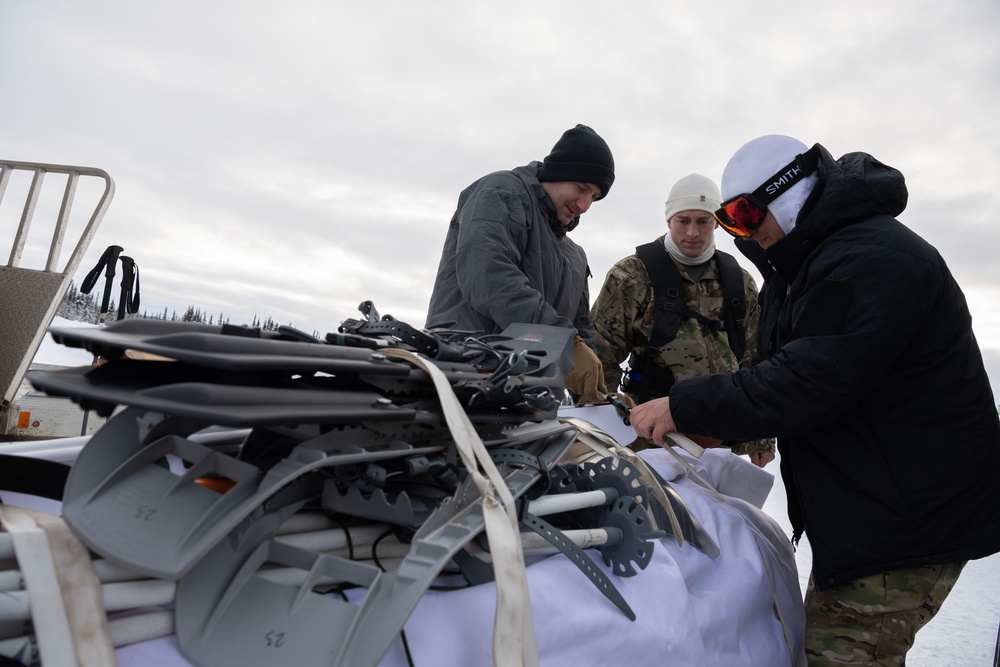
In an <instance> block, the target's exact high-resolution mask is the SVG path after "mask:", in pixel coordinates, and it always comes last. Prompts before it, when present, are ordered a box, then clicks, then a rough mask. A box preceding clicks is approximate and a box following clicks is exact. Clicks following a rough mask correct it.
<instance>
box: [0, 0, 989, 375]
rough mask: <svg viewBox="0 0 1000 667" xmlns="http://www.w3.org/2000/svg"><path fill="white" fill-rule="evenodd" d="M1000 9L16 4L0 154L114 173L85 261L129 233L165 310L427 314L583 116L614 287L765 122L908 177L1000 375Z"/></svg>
mask: <svg viewBox="0 0 1000 667" xmlns="http://www.w3.org/2000/svg"><path fill="white" fill-rule="evenodd" d="M998 29H1000V5H998V4H997V3H996V2H995V0H963V2H955V3H950V2H940V0H935V1H933V2H930V1H926V0H887V1H883V2H870V1H869V0H863V1H858V0H847V1H844V2H837V3H817V2H801V1H787V0H777V1H775V2H770V3H766V4H764V3H749V2H745V1H743V0H719V1H717V2H712V3H686V2H685V3H682V2H672V1H665V0H650V1H641V0H634V1H629V2H622V3H608V2H597V1H594V0H573V1H572V2H570V1H568V0H567V1H556V2H530V1H526V0H504V1H503V2H499V1H485V2H475V3H473V2H457V1H454V2H444V1H438V0H428V1H422V2H414V1H405V2H404V1H401V0H385V1H383V2H377V3H376V2H372V3H366V2H339V1H331V0H322V1H302V2H289V3H274V2H260V1H257V0H251V1H248V0H240V1H238V2H237V1H213V2H202V1H191V0H176V1H173V2H169V3H140V2H126V1H124V0H122V1H118V2H102V1H89V2H69V1H59V0H52V1H50V2H27V1H19V0H0V102H2V103H0V158H3V159H11V160H23V161H38V162H50V163H59V164H75V165H84V166H93V167H99V168H102V169H105V170H106V171H108V172H109V173H110V174H111V176H112V177H113V178H114V179H115V182H116V185H117V194H116V196H115V199H114V201H113V203H112V204H111V207H110V210H109V212H108V214H107V216H106V218H105V221H104V223H103V225H102V227H101V229H100V231H99V233H98V235H97V237H96V238H95V239H94V241H93V243H92V245H91V249H90V251H89V252H88V255H87V257H86V258H85V259H84V261H83V262H82V263H81V266H80V269H79V271H78V277H77V282H78V283H79V282H80V281H81V280H82V278H83V275H84V274H85V273H86V270H87V269H88V268H90V267H91V266H92V265H93V264H94V263H95V262H96V261H97V258H98V257H99V255H100V253H101V251H103V249H104V248H105V247H106V246H107V245H109V244H117V245H120V246H123V247H124V248H125V253H126V254H128V255H130V256H131V257H133V258H134V259H135V260H136V262H137V263H138V265H139V267H140V276H141V281H142V282H141V286H142V287H141V294H142V308H143V309H144V310H146V311H148V312H150V313H153V312H162V311H163V310H164V308H169V309H171V310H174V309H176V310H178V311H179V312H183V310H184V309H185V308H186V307H187V306H188V305H189V304H191V305H196V306H198V307H200V308H202V309H203V310H204V311H206V312H211V313H214V314H218V313H220V312H222V313H224V314H225V316H227V317H228V318H230V320H231V321H233V322H234V323H236V322H239V323H249V322H250V320H251V319H252V318H253V316H254V315H258V316H261V317H263V316H271V317H273V318H274V319H275V320H277V321H278V322H279V323H291V324H293V325H295V326H297V327H299V328H302V329H305V330H306V331H313V330H317V331H319V332H321V333H325V332H327V331H333V330H335V329H336V327H337V325H338V324H339V322H340V321H341V320H343V319H345V318H350V317H357V316H359V314H358V313H357V305H358V304H359V303H360V302H361V301H363V300H367V299H370V300H372V301H374V302H375V304H376V307H377V308H378V309H379V311H380V312H382V313H383V314H384V313H391V314H392V315H394V316H395V317H397V318H399V319H403V320H406V321H410V322H411V323H414V324H417V325H422V324H423V319H424V312H425V308H426V304H427V300H428V297H429V295H430V289H431V285H432V282H433V277H434V272H435V269H436V267H437V260H438V253H439V250H440V246H441V243H442V241H443V239H444V234H445V229H446V227H447V223H448V220H449V218H450V216H451V214H452V212H453V210H454V206H455V201H456V198H457V196H458V193H459V191H460V190H462V189H463V188H464V187H465V186H466V185H468V184H469V183H470V182H471V181H473V180H475V179H476V178H478V177H479V176H481V175H483V174H485V173H487V172H490V171H495V170H498V169H507V168H511V167H514V166H517V165H521V164H525V163H527V162H529V161H531V160H534V159H540V158H542V157H543V156H544V155H545V154H546V153H548V151H549V149H550V148H551V147H552V144H553V143H554V142H555V141H556V140H557V139H558V138H559V136H560V134H561V133H562V132H563V130H565V129H567V128H568V127H572V126H573V125H575V124H576V123H585V124H587V125H590V126H591V127H593V128H594V129H595V130H597V131H598V132H599V133H600V134H601V135H602V136H604V138H605V139H606V140H607V141H608V143H609V144H610V146H611V148H612V150H613V152H614V156H615V161H616V164H617V180H616V182H615V186H614V188H613V190H612V191H611V194H610V196H609V197H608V198H607V199H606V200H604V201H602V202H599V203H597V204H596V205H595V206H594V207H593V208H592V209H591V211H590V212H589V213H587V214H586V215H585V216H584V219H583V223H582V224H581V226H580V228H579V229H578V230H577V231H575V232H574V237H575V238H576V239H577V240H578V241H579V242H580V243H581V244H582V245H583V246H584V247H585V248H586V249H587V251H588V254H589V257H590V263H591V268H592V270H593V273H594V278H593V280H592V281H591V291H592V293H594V294H596V292H597V290H598V289H599V287H600V284H601V281H602V280H603V277H604V274H605V272H606V271H607V270H608V268H610V266H611V265H612V264H613V263H614V262H615V261H616V260H617V259H619V258H621V257H623V256H624V255H626V254H629V253H630V252H631V250H632V248H633V247H634V246H635V245H637V244H639V243H642V242H645V241H647V240H651V239H652V238H654V237H655V236H656V235H658V234H659V233H662V231H663V229H664V221H663V216H662V211H663V200H664V199H665V197H666V194H667V191H668V190H669V188H670V185H671V184H672V183H673V182H674V181H675V180H676V179H678V178H679V177H681V176H683V175H685V174H688V173H691V172H700V173H702V174H705V175H707V176H710V177H711V178H713V179H716V180H718V179H719V177H720V176H721V173H722V169H723V167H724V166H725V164H726V161H727V160H728V158H729V157H730V156H731V155H732V154H733V152H735V150H736V149H737V148H739V147H740V146H741V145H742V144H743V143H745V142H746V141H748V140H749V139H752V138H754V137H756V136H759V135H761V134H771V133H779V134H790V135H793V136H796V137H798V138H800V139H801V140H803V141H804V142H805V143H807V144H812V143H814V142H819V143H822V144H824V145H825V146H826V147H827V148H828V149H829V150H830V151H831V152H832V153H834V154H835V155H841V154H843V153H847V152H850V151H856V150H862V151H866V152H869V153H872V154H873V155H875V156H876V157H878V158H879V159H881V160H882V161H884V162H886V163H888V164H891V165H893V166H894V167H897V168H898V169H900V170H901V171H902V172H903V173H904V174H905V175H906V177H907V183H908V186H909V189H910V201H909V206H908V208H907V210H906V211H905V212H904V213H903V215H902V216H901V219H902V220H903V222H905V223H906V224H907V225H909V226H910V227H912V228H913V229H915V230H916V231H917V232H918V233H920V234H921V235H923V236H924V237H925V238H927V239H928V240H929V241H930V242H931V243H933V244H934V245H935V246H937V248H938V249H939V250H940V251H941V252H942V254H943V255H944V256H945V258H946V259H947V260H948V261H949V263H950V265H951V267H952V269H953V271H954V273H955V274H956V276H957V277H958V280H959V282H960V283H961V284H962V286H963V287H964V289H965V291H966V295H967V297H968V299H969V302H970V305H971V307H972V310H973V317H974V322H975V328H976V331H977V335H978V337H979V339H980V343H981V345H982V347H983V349H984V355H985V356H986V358H987V365H988V367H989V368H990V371H991V377H992V381H993V386H994V389H995V393H998V394H1000V392H998V391H997V388H998V387H1000V258H998V257H997V252H998V250H1000V224H998V223H1000V193H998V187H1000V121H998V120H997V118H998V117H1000V114H998V112H997V109H998V108H1000V40H997V38H996V35H997V32H998ZM15 185H16V184H12V186H11V188H9V190H8V198H10V197H12V196H13V194H12V193H13V190H14V188H15ZM84 194H86V193H85V192H81V197H83V195H84ZM7 208H8V203H6V202H5V204H4V209H5V210H6V209H7ZM18 213H19V211H18ZM15 224H16V220H13V219H11V216H10V215H7V214H6V213H5V214H4V215H3V216H0V233H2V236H0V238H11V237H12V235H13V226H14V225H15ZM75 224H82V223H75ZM723 236H724V235H722V234H720V235H719V242H720V243H719V244H720V247H723V248H724V249H727V248H729V247H731V244H730V242H729V240H728V239H727V238H723ZM29 257H30V253H29V254H28V256H26V261H28V260H29Z"/></svg>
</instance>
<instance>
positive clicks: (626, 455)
mask: <svg viewBox="0 0 1000 667" xmlns="http://www.w3.org/2000/svg"><path fill="white" fill-rule="evenodd" d="M561 421H562V422H564V423H567V424H570V425H572V426H573V427H574V428H575V429H576V430H577V433H578V435H577V440H578V441H579V442H582V443H584V444H586V445H587V446H588V447H590V448H591V449H592V450H594V451H595V452H598V453H599V454H601V455H602V456H607V455H608V454H613V455H615V456H618V457H620V458H623V459H625V460H627V461H629V462H630V463H631V464H632V465H634V466H635V467H636V468H638V469H639V481H641V482H642V483H643V484H645V485H646V486H647V487H649V488H650V490H651V491H652V494H653V496H654V497H655V498H656V500H657V501H658V502H659V504H660V507H662V508H663V511H664V512H665V513H666V515H667V518H669V519H670V528H671V531H670V532H671V533H672V534H673V536H674V539H675V540H677V546H679V547H680V546H684V530H683V529H682V528H681V524H680V521H679V520H678V519H677V514H676V512H674V508H673V505H672V504H671V503H670V500H669V499H668V498H667V494H666V493H665V492H664V490H663V487H662V486H661V485H660V482H659V480H658V479H656V476H655V475H653V472H652V471H651V470H650V469H649V465H648V464H647V463H646V462H645V461H644V460H643V459H642V458H641V457H640V456H639V455H638V454H636V453H635V452H633V451H632V450H631V449H629V448H628V447H624V446H622V444H621V443H619V442H618V441H617V440H615V439H614V438H612V437H611V436H610V435H608V434H607V433H605V432H604V431H602V430H600V429H599V428H597V427H596V426H594V425H593V424H591V423H590V422H588V421H584V420H582V419H577V418H576V417H568V418H565V419H562V420H561ZM692 444H693V443H692ZM649 518H650V520H652V521H653V525H656V519H655V518H653V516H652V515H650V517H649ZM657 527H658V528H659V526H657ZM664 539H666V538H664Z"/></svg>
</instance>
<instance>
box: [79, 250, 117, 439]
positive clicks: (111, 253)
mask: <svg viewBox="0 0 1000 667" xmlns="http://www.w3.org/2000/svg"><path fill="white" fill-rule="evenodd" d="M121 253H122V247H121V246H118V245H109V246H108V247H107V249H106V250H105V251H104V253H103V254H102V255H101V258H100V259H99V260H97V265H96V266H95V267H94V268H92V269H91V270H90V273H88V274H87V277H86V278H84V279H83V285H82V286H81V288H80V291H81V292H83V293H84V294H90V291H91V290H92V289H94V285H96V284H97V280H98V279H99V278H100V277H101V270H102V269H103V270H104V294H103V295H102V297H101V313H100V316H99V317H98V319H97V326H99V327H102V326H104V318H105V316H106V315H107V314H108V304H109V303H110V302H111V290H112V289H113V287H114V279H115V267H116V266H117V264H118V257H119V255H121ZM100 361H101V357H100V355H98V354H94V360H93V361H92V362H91V365H92V366H97V365H98V364H99V363H100ZM89 417H90V410H84V411H83V425H82V426H81V427H80V435H87V421H88V419H89Z"/></svg>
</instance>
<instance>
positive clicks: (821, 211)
mask: <svg viewBox="0 0 1000 667" xmlns="http://www.w3.org/2000/svg"><path fill="white" fill-rule="evenodd" d="M809 150H810V152H814V153H815V154H816V158H817V174H818V175H819V182H818V183H817V184H816V187H815V188H813V191H812V193H811V194H810V196H809V198H808V199H807V200H806V201H805V203H804V204H803V206H802V210H801V211H799V215H798V218H797V220H796V223H795V228H794V229H793V230H792V231H791V232H789V233H788V234H786V235H785V237H784V238H782V239H781V240H780V241H778V242H777V243H775V244H774V245H773V246H772V247H771V248H769V249H768V250H767V256H768V259H770V260H771V263H772V264H773V265H774V266H775V268H776V269H778V271H780V272H781V273H782V274H783V275H784V276H785V278H786V279H788V280H791V279H792V278H793V277H794V275H795V273H797V272H798V268H799V266H800V265H801V263H802V260H804V259H805V257H806V256H808V254H809V253H810V252H812V250H813V249H815V248H816V247H817V246H818V245H819V244H821V243H822V242H823V241H825V240H826V239H827V238H829V237H830V236H832V235H833V234H835V233H836V232H837V231H838V230H840V229H843V228H844V227H848V226H850V225H853V224H857V223H859V222H863V221H865V220H868V219H870V218H872V217H875V216H878V215H888V216H891V217H896V216H897V215H899V214H900V213H902V212H903V210H904V209H905V208H906V201H907V196H908V194H907V190H906V181H905V179H904V177H903V174H902V173H901V172H900V171H899V170H898V169H894V168H893V167H890V166H888V165H886V164H883V163H882V162H880V161H878V160H877V159H875V158H874V157H872V156H871V155H869V154H868V153H847V154H846V155H844V156H843V157H841V158H840V159H839V160H835V159H834V158H833V156H832V155H831V154H830V152H829V151H827V150H826V148H824V147H823V146H821V145H820V144H816V145H814V146H813V147H812V148H811V149H809Z"/></svg>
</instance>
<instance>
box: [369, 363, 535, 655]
mask: <svg viewBox="0 0 1000 667" xmlns="http://www.w3.org/2000/svg"><path fill="white" fill-rule="evenodd" d="M384 354H386V355H388V356H393V357H400V358H402V359H405V360H406V361H408V362H409V363H411V364H413V365H414V366H417V367H418V368H421V369H423V370H424V371H425V372H426V373H427V374H428V376H430V378H431V381H432V382H433V384H434V388H435V390H436V391H437V393H438V398H439V399H440V401H441V409H442V411H443V412H444V417H445V421H447V423H448V428H449V429H450V431H451V436H452V439H453V440H454V441H455V447H456V449H457V450H458V454H459V456H460V457H461V459H462V463H464V464H465V467H466V468H467V469H468V471H469V475H470V476H471V478H472V480H473V483H474V484H475V485H476V488H477V489H478V490H479V492H480V494H481V495H482V497H483V501H482V502H483V519H484V522H485V524H486V536H487V538H488V539H489V543H490V552H491V553H492V555H493V574H494V577H495V579H496V586H497V605H496V616H495V618H494V621H493V662H494V665H496V666H497V667H536V666H537V665H538V645H537V642H536V640H535V626H534V621H533V618H532V614H531V600H530V599H529V595H528V580H527V576H526V573H525V571H524V552H523V550H522V547H521V537H520V529H519V527H518V526H519V522H518V519H517V514H516V511H515V507H514V498H513V496H512V495H511V493H510V489H508V488H507V483H506V482H505V481H504V479H503V476H501V475H500V471H499V470H497V467H496V465H495V464H494V463H493V460H492V459H491V458H490V454H489V451H488V450H487V449H486V446H485V445H484V444H483V441H482V439H480V437H479V434H478V433H476V429H475V428H474V427H473V426H472V422H471V421H469V417H468V415H466V414H465V410H464V409H463V408H462V405H461V404H460V403H459V402H458V398H457V397H456V396H455V392H454V391H453V390H452V388H451V384H450V383H449V382H448V378H447V377H445V375H444V373H443V372H442V371H441V369H439V368H438V367H437V366H435V365H434V364H433V363H431V362H429V361H428V360H426V359H424V358H423V357H420V356H418V355H416V354H413V353H412V352H409V351H407V350H401V349H398V348H395V349H391V350H386V351H385V352H384ZM480 468H481V469H482V471H483V472H485V476H484V475H483V474H482V473H481V472H480Z"/></svg>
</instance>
